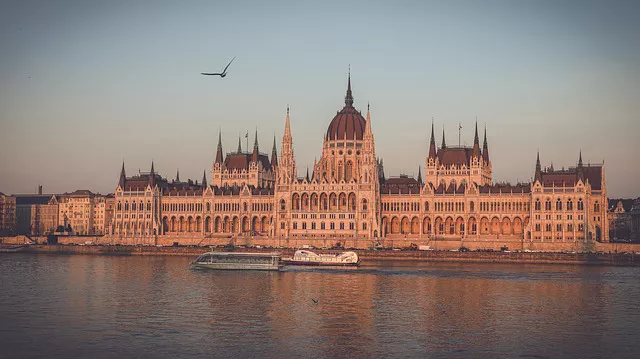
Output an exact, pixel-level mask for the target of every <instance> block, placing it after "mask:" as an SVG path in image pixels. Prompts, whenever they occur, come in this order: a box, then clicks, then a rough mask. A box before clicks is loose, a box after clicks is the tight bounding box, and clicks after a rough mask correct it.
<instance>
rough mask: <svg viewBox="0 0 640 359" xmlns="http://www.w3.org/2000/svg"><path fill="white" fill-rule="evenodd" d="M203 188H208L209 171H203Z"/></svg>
mask: <svg viewBox="0 0 640 359" xmlns="http://www.w3.org/2000/svg"><path fill="white" fill-rule="evenodd" d="M202 188H207V170H204V171H202Z"/></svg>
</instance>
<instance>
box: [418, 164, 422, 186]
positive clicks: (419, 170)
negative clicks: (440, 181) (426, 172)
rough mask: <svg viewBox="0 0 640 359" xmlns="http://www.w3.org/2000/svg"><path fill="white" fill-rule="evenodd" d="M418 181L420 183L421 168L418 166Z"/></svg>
mask: <svg viewBox="0 0 640 359" xmlns="http://www.w3.org/2000/svg"><path fill="white" fill-rule="evenodd" d="M418 183H419V184H421V185H422V168H421V167H418Z"/></svg>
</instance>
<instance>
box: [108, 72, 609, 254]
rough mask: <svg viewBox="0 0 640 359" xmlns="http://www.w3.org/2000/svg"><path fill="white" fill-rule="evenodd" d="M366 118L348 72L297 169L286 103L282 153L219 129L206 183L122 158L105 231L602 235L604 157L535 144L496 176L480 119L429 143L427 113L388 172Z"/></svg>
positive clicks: (345, 237)
mask: <svg viewBox="0 0 640 359" xmlns="http://www.w3.org/2000/svg"><path fill="white" fill-rule="evenodd" d="M371 121H372V119H371V113H370V111H369V109H367V113H366V116H363V115H362V114H361V112H360V111H358V110H357V109H356V108H355V107H354V99H353V95H352V91H351V78H350V76H349V79H348V85H347V93H346V96H345V103H344V107H343V108H342V110H340V111H339V112H338V113H337V114H336V115H335V117H334V118H333V119H332V120H331V122H330V123H329V126H328V128H327V131H326V133H325V134H324V141H323V145H322V153H321V155H320V158H319V160H317V161H316V162H315V163H314V164H313V168H312V171H311V172H310V173H309V170H308V169H307V173H306V176H304V177H299V176H298V169H297V167H296V158H295V153H294V141H293V139H294V136H293V135H294V134H293V133H292V131H291V119H290V116H289V109H287V113H286V118H285V130H284V135H283V137H282V143H281V149H280V153H278V151H277V145H276V139H275V138H274V142H273V148H272V150H271V154H270V156H269V155H268V154H266V153H263V152H260V149H259V145H258V140H257V132H256V139H255V142H254V144H253V149H252V150H251V151H248V149H246V150H245V151H243V150H242V147H241V144H240V139H239V141H238V148H237V150H236V151H233V152H227V153H225V152H224V150H223V147H222V141H221V135H219V137H218V146H217V151H216V154H215V159H214V161H213V165H212V168H211V183H208V181H207V176H206V171H205V173H204V174H203V177H202V180H201V182H200V183H198V181H192V180H188V181H181V180H180V178H179V174H176V178H175V179H174V180H168V179H166V178H164V177H162V176H161V175H160V174H158V173H156V172H155V170H154V165H153V163H152V165H151V170H150V172H145V173H139V174H138V175H135V176H132V177H127V175H126V172H125V167H124V164H123V165H122V170H121V173H120V180H119V182H118V185H117V187H116V190H115V202H114V214H113V217H112V220H111V223H110V224H108V233H109V236H110V237H111V238H113V239H116V240H118V239H119V240H126V242H127V243H133V244H153V243H156V244H157V243H160V242H162V241H164V242H166V243H174V242H178V243H192V244H201V245H202V244H209V243H214V242H215V241H216V240H218V241H234V240H235V241H238V240H243V239H244V240H256V241H263V242H264V241H271V242H268V243H273V244H275V243H278V244H279V245H283V246H287V245H289V246H293V245H299V244H300V243H307V242H309V243H315V244H316V245H318V243H322V244H325V245H327V246H332V245H334V244H335V243H336V242H340V243H341V244H342V245H345V246H349V247H354V248H366V247H371V246H373V245H379V244H380V243H384V242H385V241H389V240H391V241H394V242H395V243H398V241H401V242H403V241H406V243H407V244H409V243H430V242H431V241H439V240H443V241H446V240H460V241H464V242H465V243H468V242H474V241H496V240H497V241H504V242H505V243H506V242H514V241H527V242H554V243H555V242H562V243H585V242H588V241H600V242H607V241H608V233H609V230H608V228H607V226H608V224H607V223H608V222H607V215H606V209H607V205H606V204H607V193H606V182H605V174H604V167H603V165H600V164H599V165H592V164H589V165H585V164H583V162H582V154H581V153H580V154H579V156H578V157H579V158H578V162H577V164H576V165H575V166H572V167H569V168H568V169H562V170H556V169H553V167H551V168H542V166H541V164H540V158H539V154H538V158H537V160H536V162H535V164H534V163H533V161H532V168H533V167H534V166H535V175H534V178H533V181H532V182H531V183H517V184H509V183H499V182H496V181H494V179H493V175H492V173H493V172H492V166H493V164H492V162H491V158H490V156H489V146H488V141H487V133H486V129H485V130H484V138H483V142H482V145H481V144H480V138H479V136H478V126H477V123H476V128H475V136H474V140H473V146H472V147H467V146H451V145H447V144H446V142H445V136H444V132H443V135H442V141H441V143H440V146H437V145H436V141H435V134H434V128H433V124H432V126H431V138H430V143H429V146H428V153H425V160H424V167H422V168H421V169H420V171H419V172H418V177H417V178H412V177H409V176H405V175H401V176H398V177H389V178H387V177H386V176H385V173H384V169H383V161H382V160H381V159H380V158H379V157H378V156H377V155H376V147H375V138H374V134H373V131H372V127H371ZM425 149H426V146H425ZM425 152H426V151H425ZM576 152H577V151H576ZM423 170H424V178H423V176H422V173H423V172H422V171H423ZM276 241H277V242H276ZM264 243H267V242H264Z"/></svg>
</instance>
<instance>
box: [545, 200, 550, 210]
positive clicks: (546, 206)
mask: <svg viewBox="0 0 640 359" xmlns="http://www.w3.org/2000/svg"><path fill="white" fill-rule="evenodd" d="M544 209H545V210H547V211H550V210H551V200H549V199H548V198H547V201H546V202H545V203H544Z"/></svg>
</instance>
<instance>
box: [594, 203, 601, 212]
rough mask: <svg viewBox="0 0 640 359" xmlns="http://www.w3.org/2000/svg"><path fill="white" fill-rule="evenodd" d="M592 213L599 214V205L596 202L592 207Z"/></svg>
mask: <svg viewBox="0 0 640 359" xmlns="http://www.w3.org/2000/svg"><path fill="white" fill-rule="evenodd" d="M593 211H594V212H600V203H598V201H596V203H595V204H594V205H593Z"/></svg>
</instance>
